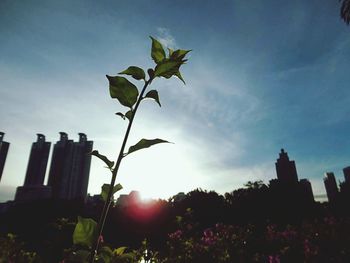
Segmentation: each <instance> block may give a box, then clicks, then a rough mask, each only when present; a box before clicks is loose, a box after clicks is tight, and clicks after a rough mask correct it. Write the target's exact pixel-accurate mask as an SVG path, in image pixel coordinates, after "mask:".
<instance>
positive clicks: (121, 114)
mask: <svg viewBox="0 0 350 263" xmlns="http://www.w3.org/2000/svg"><path fill="white" fill-rule="evenodd" d="M115 115H118V116H120V117H122V118H123V120H125V115H124V114H123V113H121V112H117V113H116V114H115Z"/></svg>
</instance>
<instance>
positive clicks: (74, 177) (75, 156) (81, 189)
mask: <svg viewBox="0 0 350 263" xmlns="http://www.w3.org/2000/svg"><path fill="white" fill-rule="evenodd" d="M92 146H93V141H88V140H87V136H86V134H84V133H79V142H75V143H74V145H73V153H72V165H71V169H70V181H69V185H68V187H69V189H68V195H67V198H68V199H79V200H85V198H86V196H87V188H88V184H89V174H90V164H91V155H90V154H88V153H90V152H91V151H92Z"/></svg>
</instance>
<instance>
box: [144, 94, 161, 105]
mask: <svg viewBox="0 0 350 263" xmlns="http://www.w3.org/2000/svg"><path fill="white" fill-rule="evenodd" d="M145 98H150V99H154V100H155V101H156V102H157V103H158V104H159V107H162V105H160V101H159V96H158V91H156V90H150V91H149V92H147V94H146V96H145Z"/></svg>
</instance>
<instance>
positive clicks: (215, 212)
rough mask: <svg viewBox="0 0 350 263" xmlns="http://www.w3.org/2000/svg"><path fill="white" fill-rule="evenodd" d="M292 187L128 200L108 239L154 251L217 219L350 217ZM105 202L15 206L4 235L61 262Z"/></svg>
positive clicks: (0, 224)
mask: <svg viewBox="0 0 350 263" xmlns="http://www.w3.org/2000/svg"><path fill="white" fill-rule="evenodd" d="M295 194H296V192H295V191H293V190H291V189H290V188H285V189H284V188H279V189H273V188H271V187H269V186H267V185H265V184H263V183H262V182H260V181H258V182H248V183H247V184H246V185H245V187H244V188H241V189H238V190H234V191H232V192H230V193H226V194H225V195H219V194H218V193H216V192H214V191H205V190H202V189H196V190H193V191H191V192H189V193H187V194H179V195H176V196H173V197H171V198H169V199H168V200H155V201H151V202H148V203H143V202H139V201H138V200H133V199H132V198H133V197H132V196H130V197H129V198H130V200H127V199H126V200H124V201H125V202H124V203H122V204H117V205H115V206H114V207H112V209H111V210H110V212H109V216H108V217H107V222H106V226H105V230H104V235H103V239H104V243H105V244H108V245H110V246H111V247H120V246H127V247H130V248H138V247H140V244H141V243H142V241H143V240H144V239H147V241H148V244H149V246H150V247H151V248H152V249H154V250H160V251H161V250H162V249H164V246H166V244H167V240H168V239H169V235H170V234H171V233H175V232H176V231H177V230H178V229H187V228H191V229H192V228H193V229H196V231H199V232H200V231H204V230H205V229H207V228H210V227H213V226H215V225H216V224H218V223H221V224H224V225H236V226H241V227H244V226H247V225H254V226H255V228H256V229H265V228H266V226H268V225H271V224H273V225H276V226H280V227H285V226H287V225H293V226H300V225H301V224H303V222H305V221H313V220H317V219H320V220H321V219H323V218H326V217H329V216H333V217H336V218H346V217H349V209H348V207H347V206H346V205H345V203H341V204H338V205H333V206H329V204H328V203H323V204H321V203H317V202H312V201H310V200H305V199H303V198H301V197H298V196H296V195H295ZM102 207H103V202H102V201H101V200H100V201H99V200H98V199H97V200H94V201H91V202H88V203H87V204H82V203H80V202H64V201H49V200H46V201H38V202H33V203H26V204H24V203H22V204H13V205H12V206H11V207H10V208H9V209H8V210H7V212H6V213H5V214H2V215H1V217H0V231H1V236H5V235H7V234H8V233H12V234H14V235H16V236H17V237H18V240H19V242H23V244H24V245H25V249H27V250H29V251H36V252H37V253H38V254H39V255H40V256H41V257H42V258H43V259H45V260H44V261H45V262H58V260H59V259H61V258H62V257H63V254H64V249H68V248H70V247H72V233H73V230H74V226H75V222H76V220H77V216H83V217H90V218H94V219H95V220H96V221H97V220H98V216H99V215H100V212H101V210H102Z"/></svg>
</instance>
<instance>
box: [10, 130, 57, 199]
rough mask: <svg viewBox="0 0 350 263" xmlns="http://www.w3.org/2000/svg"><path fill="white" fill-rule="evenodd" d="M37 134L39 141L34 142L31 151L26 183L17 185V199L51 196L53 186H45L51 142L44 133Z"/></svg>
mask: <svg viewBox="0 0 350 263" xmlns="http://www.w3.org/2000/svg"><path fill="white" fill-rule="evenodd" d="M37 136H38V137H37V141H36V142H34V143H33V145H32V149H31V151H30V156H29V162H28V167H27V173H26V177H25V180H24V185H23V186H20V187H17V191H16V196H15V200H16V201H33V200H37V199H47V198H49V197H50V196H51V188H50V187H48V186H44V179H45V172H46V166H47V161H48V158H49V152H50V146H51V143H50V142H46V141H45V136H44V135H43V134H37Z"/></svg>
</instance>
